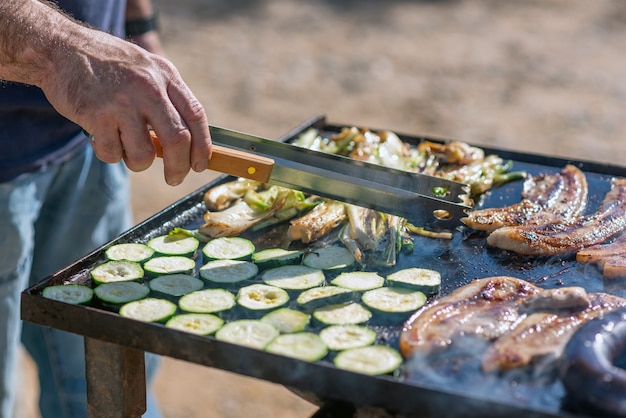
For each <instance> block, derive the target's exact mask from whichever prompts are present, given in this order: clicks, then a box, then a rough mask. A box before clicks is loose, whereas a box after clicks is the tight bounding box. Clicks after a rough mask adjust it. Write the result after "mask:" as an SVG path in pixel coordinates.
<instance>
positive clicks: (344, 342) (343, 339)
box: [320, 325, 376, 351]
mask: <svg viewBox="0 0 626 418" xmlns="http://www.w3.org/2000/svg"><path fill="white" fill-rule="evenodd" d="M320 338H321V339H322V340H324V343H325V344H326V346H327V347H328V348H329V349H330V350H334V351H342V350H348V349H350V348H357V347H365V346H368V345H372V344H374V342H375V341H376V331H374V330H372V329H370V328H367V327H364V326H362V325H331V326H329V327H326V328H324V329H323V330H321V331H320Z"/></svg>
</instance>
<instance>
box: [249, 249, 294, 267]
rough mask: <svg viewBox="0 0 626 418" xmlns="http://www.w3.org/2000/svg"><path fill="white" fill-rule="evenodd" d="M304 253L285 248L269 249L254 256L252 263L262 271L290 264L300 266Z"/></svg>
mask: <svg viewBox="0 0 626 418" xmlns="http://www.w3.org/2000/svg"><path fill="white" fill-rule="evenodd" d="M302 256H303V253H302V251H300V250H285V249H283V248H267V249H265V250H261V251H258V252H255V253H254V254H252V261H254V263H255V264H256V265H257V266H259V268H260V269H262V270H266V269H270V268H275V267H281V266H286V265H289V264H300V262H301V261H302Z"/></svg>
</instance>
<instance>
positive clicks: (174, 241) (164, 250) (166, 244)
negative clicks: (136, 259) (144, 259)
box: [148, 234, 200, 257]
mask: <svg viewBox="0 0 626 418" xmlns="http://www.w3.org/2000/svg"><path fill="white" fill-rule="evenodd" d="M199 245H200V241H198V239H197V238H196V237H192V236H189V235H184V234H168V235H161V236H158V237H155V238H152V239H151V240H149V241H148V246H149V247H150V248H153V249H154V250H155V251H156V252H157V253H159V254H161V255H181V256H184V257H191V256H193V255H194V254H195V253H196V251H197V250H198V246H199Z"/></svg>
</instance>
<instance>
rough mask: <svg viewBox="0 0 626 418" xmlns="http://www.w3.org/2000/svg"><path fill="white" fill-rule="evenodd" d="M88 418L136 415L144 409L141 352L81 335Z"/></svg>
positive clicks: (144, 385) (144, 386)
mask: <svg viewBox="0 0 626 418" xmlns="http://www.w3.org/2000/svg"><path fill="white" fill-rule="evenodd" d="M85 366H86V377H87V408H88V413H89V418H139V417H141V415H142V414H143V413H144V412H145V411H146V368H145V362H144V352H143V351H140V350H136V349H133V348H128V347H123V346H121V345H117V344H112V343H108V342H104V341H100V340H95V339H93V338H87V337H85Z"/></svg>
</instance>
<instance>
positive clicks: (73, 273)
mask: <svg viewBox="0 0 626 418" xmlns="http://www.w3.org/2000/svg"><path fill="white" fill-rule="evenodd" d="M343 126H347V125H345V124H330V123H327V122H326V118H325V116H323V115H320V116H316V117H314V118H311V119H310V120H307V121H305V122H304V123H302V124H301V125H299V126H298V127H296V128H295V129H293V130H292V131H290V132H288V133H287V134H285V135H284V136H283V137H282V138H281V139H280V140H283V141H291V140H293V139H294V138H295V137H296V136H297V135H299V134H300V133H302V132H303V131H305V130H306V129H308V128H309V127H316V128H318V129H321V130H323V131H330V132H336V131H338V129H339V128H341V127H343ZM396 133H397V132H396ZM398 135H399V136H400V138H401V139H403V140H405V141H408V142H411V143H417V142H419V141H422V140H430V141H435V142H445V140H443V139H440V138H432V137H420V136H412V135H405V134H400V133H398ZM481 148H483V149H484V150H485V153H486V154H488V153H496V154H498V155H500V156H501V157H503V158H505V159H511V160H513V161H514V162H515V167H514V169H528V170H529V171H530V172H531V173H533V174H534V173H538V172H546V171H549V170H554V171H558V170H560V169H561V168H562V167H563V166H565V164H568V163H573V164H576V165H578V166H579V167H580V168H581V169H582V170H583V171H584V172H585V173H586V174H587V176H588V182H589V190H590V203H589V205H588V206H589V207H588V210H587V211H588V212H590V211H593V210H594V209H595V207H596V206H597V205H598V204H599V202H600V201H601V199H602V197H603V195H604V193H605V192H606V191H607V190H608V187H609V180H610V178H611V177H612V176H620V177H624V176H626V168H622V167H619V166H615V165H607V164H600V163H595V162H590V161H573V160H568V159H563V158H555V157H550V156H545V155H540V154H528V153H519V152H514V151H508V150H501V149H495V148H485V147H481ZM231 179H232V178H231V177H229V176H225V175H224V176H220V177H218V178H216V179H215V180H213V181H211V182H210V183H207V184H206V185H205V186H203V187H201V188H200V189H198V190H196V191H195V192H193V193H191V194H189V195H188V196H186V197H184V198H182V199H180V200H179V201H177V202H175V203H173V204H172V205H170V206H168V207H166V208H164V209H163V210H162V211H160V212H158V213H157V214H155V215H154V216H152V217H150V218H148V219H147V220H145V221H144V222H142V223H140V224H138V225H136V226H135V227H133V228H131V229H130V230H128V231H127V232H125V233H123V234H121V235H120V236H119V237H117V238H116V239H114V240H112V241H111V242H109V243H107V244H105V245H103V246H102V247H100V248H97V249H95V250H93V251H92V252H90V253H89V254H87V255H85V256H84V257H82V258H81V259H79V260H77V261H75V262H74V263H72V264H70V265H68V266H66V267H64V268H62V269H60V270H59V271H57V272H55V273H53V274H52V275H50V276H48V277H46V278H44V279H43V280H41V281H40V282H39V283H37V284H35V285H33V286H31V287H30V288H28V289H26V290H25V291H23V292H22V294H21V315H22V319H23V320H25V321H29V322H33V323H36V324H40V325H44V326H49V327H53V328H57V329H61V330H65V331H69V332H72V333H75V334H79V335H82V336H85V337H88V338H92V339H96V340H100V341H105V342H108V343H114V344H118V345H120V346H124V347H130V348H133V349H137V350H141V351H146V352H152V353H156V354H160V355H164V356H169V357H173V358H177V359H180V360H185V361H189V362H193V363H197V364H201V365H204V366H208V367H215V368H219V369H223V370H227V371H230V372H234V373H238V374H241V375H245V376H250V377H254V378H258V379H262V380H266V381H271V382H274V383H278V384H282V385H285V386H287V387H290V388H293V389H294V390H296V391H297V392H299V393H304V394H307V396H310V397H315V398H317V399H319V400H320V402H322V403H323V402H326V401H339V402H347V403H350V404H354V405H370V406H375V407H380V408H384V409H385V410H387V411H390V412H391V413H399V414H403V416H410V415H412V414H415V415H419V416H431V415H432V416H459V409H456V408H453V407H452V405H457V406H459V407H460V408H462V412H463V416H481V417H489V416H494V417H496V416H503V415H511V416H520V417H522V416H523V417H555V416H561V417H568V416H581V415H579V413H578V412H577V411H574V410H572V409H570V408H569V407H568V406H567V400H566V399H564V398H562V399H558V402H557V404H556V405H551V406H545V405H539V406H537V405H534V406H533V405H524V404H523V403H510V402H508V401H502V400H500V399H492V398H489V397H483V396H481V395H477V394H476V393H469V392H464V391H459V390H458V388H456V389H446V388H443V387H441V386H437V385H431V384H427V383H424V382H419V381H417V382H416V381H413V380H407V379H405V378H404V377H402V376H376V377H372V376H365V375H359V374H356V373H352V372H347V371H343V370H339V369H336V368H335V367H333V366H332V363H330V362H328V361H322V362H318V363H307V362H303V361H300V360H295V359H290V358H286V357H282V356H278V355H274V354H271V353H266V352H262V351H259V350H255V349H250V348H246V347H242V346H237V345H232V344H229V343H225V342H221V341H217V340H216V339H214V338H211V337H200V336H195V335H192V334H187V333H183V332H180V331H175V330H172V329H167V328H165V327H164V326H162V325H159V324H151V323H143V322H139V321H133V320H130V319H126V318H122V317H121V316H119V315H118V314H116V313H114V312H110V311H107V310H104V309H100V308H98V307H94V306H75V305H68V304H65V303H62V302H57V301H53V300H49V299H45V298H43V297H42V296H41V292H42V290H43V289H44V288H45V287H48V286H52V285H58V284H63V283H68V282H72V283H81V284H89V283H91V280H90V278H89V270H90V269H91V268H93V267H95V266H96V265H98V264H99V263H101V262H102V261H104V259H105V256H104V252H105V250H106V249H107V248H108V247H109V246H111V245H114V244H117V243H121V242H137V241H141V242H145V241H147V240H148V239H150V238H152V237H155V236H158V235H162V234H166V233H167V232H168V231H169V230H171V229H172V228H173V227H177V226H178V227H190V226H194V225H195V226H197V225H198V223H199V220H200V219H201V218H202V214H203V213H204V211H205V209H204V205H203V202H202V198H203V195H204V193H205V192H206V190H208V189H209V188H211V187H214V186H215V185H217V184H219V183H221V182H224V181H227V180H231ZM520 189H521V182H517V183H515V184H510V185H505V186H503V187H501V188H499V189H497V190H494V191H493V193H489V194H488V195H486V196H485V198H484V199H482V201H481V202H479V205H480V204H487V205H490V206H493V205H494V202H496V203H498V204H500V205H506V204H510V203H514V202H515V201H518V200H519V192H520ZM428 242H429V243H430V246H431V247H432V248H429V249H427V250H425V252H424V253H423V254H420V255H419V256H417V257H411V258H409V259H407V260H405V261H404V262H405V263H406V265H409V264H408V263H411V264H414V263H419V265H420V266H424V267H431V268H437V269H439V270H440V271H442V270H443V271H442V273H443V275H444V277H446V276H447V277H456V278H455V279H454V280H453V281H451V282H449V283H448V284H445V285H444V286H443V288H442V294H446V293H449V292H450V291H451V290H453V289H455V288H457V287H458V286H461V285H463V284H467V283H469V282H470V281H471V280H472V279H475V278H479V277H488V276H493V275H502V274H507V275H514V276H516V277H519V278H522V279H529V278H532V280H534V283H536V284H540V285H542V286H544V287H557V286H562V285H578V286H583V287H585V288H586V289H587V290H588V291H605V292H608V293H613V294H617V295H619V296H622V297H626V285H624V284H623V283H618V282H614V283H609V282H605V281H603V280H602V278H601V275H600V273H599V272H598V271H597V269H594V268H592V267H589V266H583V265H580V264H577V263H576V262H575V261H572V260H566V261H562V260H556V259H555V260H541V261H531V260H527V259H521V258H516V257H513V261H511V259H510V257H509V258H508V259H507V257H502V256H501V255H500V254H498V253H497V252H495V251H491V250H486V249H485V248H484V237H483V236H481V235H480V234H476V233H468V232H467V231H462V232H459V233H457V234H455V238H454V239H453V240H452V241H451V242H445V243H442V242H439V241H432V240H430V241H428ZM416 248H418V245H416ZM416 251H417V250H416ZM433 257H435V258H433ZM472 257H473V258H472ZM470 259H472V263H470V262H469V260H470ZM438 266H439V267H438ZM400 267H402V265H400ZM539 280H540V282H538V281H539ZM529 281H530V280H529ZM611 285H614V286H615V287H614V288H610V286H611ZM387 332H389V341H390V343H391V344H394V342H395V341H397V337H398V335H399V329H390V330H387ZM416 411H419V413H416Z"/></svg>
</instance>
